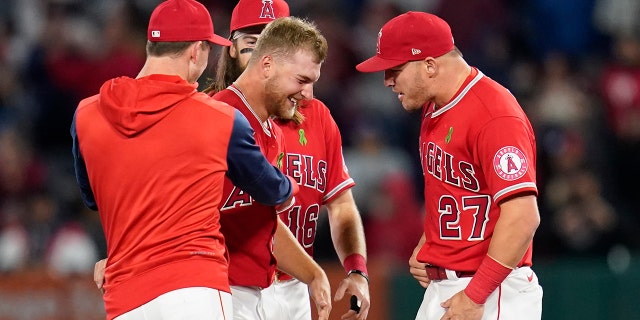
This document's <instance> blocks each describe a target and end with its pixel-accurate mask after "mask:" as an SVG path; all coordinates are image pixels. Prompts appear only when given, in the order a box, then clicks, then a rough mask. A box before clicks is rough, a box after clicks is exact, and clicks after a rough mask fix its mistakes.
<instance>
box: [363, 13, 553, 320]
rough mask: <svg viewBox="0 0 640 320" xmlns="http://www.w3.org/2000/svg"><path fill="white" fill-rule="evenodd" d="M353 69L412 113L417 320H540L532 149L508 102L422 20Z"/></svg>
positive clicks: (386, 39)
mask: <svg viewBox="0 0 640 320" xmlns="http://www.w3.org/2000/svg"><path fill="white" fill-rule="evenodd" d="M356 69H357V70H359V71H361V72H376V71H384V84H385V86H387V87H390V88H391V89H392V91H393V92H394V93H395V94H397V95H398V99H399V100H400V102H401V104H402V106H403V107H404V109H406V110H407V111H414V110H421V116H422V126H421V130H420V139H419V150H420V159H421V162H422V169H423V174H424V183H425V188H424V189H425V191H424V196H425V205H426V218H425V222H424V234H423V236H422V239H421V240H420V242H419V244H418V246H417V247H416V249H415V251H414V254H413V256H412V257H411V258H410V261H409V266H410V271H411V273H412V274H413V276H414V277H415V278H416V279H417V280H418V281H419V283H420V284H421V285H422V286H424V287H426V291H425V294H424V298H423V301H422V305H421V306H420V309H419V310H418V313H417V316H416V319H420V320H422V319H465V320H466V319H524V320H528V319H540V318H541V313H542V288H541V287H540V285H539V284H538V278H537V277H536V275H535V273H534V272H533V271H532V269H531V256H532V253H531V243H532V240H533V235H534V233H535V230H536V229H537V227H538V225H539V222H540V217H539V213H538V207H537V203H536V196H537V192H538V190H537V187H536V170H535V164H536V158H535V157H536V151H535V149H536V143H535V138H534V133H533V130H532V128H531V124H530V123H529V120H528V119H527V117H526V115H525V114H524V112H523V111H522V109H521V107H520V106H519V104H518V102H517V101H516V99H515V98H514V97H513V95H511V93H510V92H509V91H508V90H507V89H505V88H504V87H503V86H501V85H499V84H498V83H496V82H495V81H493V80H492V79H490V78H488V77H487V76H485V75H484V74H482V72H480V70H478V69H477V68H474V67H471V66H469V65H468V64H467V63H466V62H465V60H464V59H463V58H462V54H461V53H460V51H459V50H458V49H457V48H456V47H455V46H454V42H453V36H452V34H451V29H450V27H449V25H448V24H447V23H446V22H445V21H444V20H442V19H440V18H439V17H437V16H435V15H432V14H429V13H424V12H407V13H405V14H402V15H399V16H397V17H395V18H393V19H391V20H390V21H388V22H387V23H386V24H385V25H384V26H383V27H382V29H381V30H380V32H379V33H378V47H377V52H376V55H375V56H374V57H372V58H370V59H368V60H366V61H364V62H362V63H360V64H358V65H357V66H356Z"/></svg>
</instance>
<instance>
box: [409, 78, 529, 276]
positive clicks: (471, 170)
mask: <svg viewBox="0 0 640 320" xmlns="http://www.w3.org/2000/svg"><path fill="white" fill-rule="evenodd" d="M422 116H423V120H422V127H421V130H420V141H419V146H420V157H421V158H420V159H421V163H422V169H423V174H424V189H425V190H424V196H425V206H426V218H425V223H424V231H425V237H426V242H425V244H424V246H423V247H422V248H421V249H420V252H419V253H418V260H419V261H422V262H426V263H430V264H433V265H437V266H441V267H445V268H448V269H452V270H457V271H475V270H476V269H477V268H478V266H479V265H480V262H481V261H482V259H483V258H484V256H485V255H486V254H487V251H488V250H489V243H490V241H491V237H492V234H493V230H494V227H495V224H496V221H497V220H498V218H499V217H500V208H499V206H498V204H499V203H500V201H502V200H504V199H505V198H507V197H510V196H513V195H516V194H520V193H525V192H531V193H535V194H536V195H537V187H536V170H535V164H536V152H535V150H536V143H535V137H534V134H533V129H532V128H531V124H530V123H529V120H528V119H527V117H526V115H525V113H524V111H523V110H522V108H521V107H520V105H519V104H518V102H517V101H516V99H515V98H514V97H513V95H512V94H511V93H510V92H509V91H508V90H507V89H506V88H504V87H502V86H501V85H499V84H498V83H496V82H495V81H493V80H492V79H490V78H488V77H486V76H484V75H483V74H482V73H481V72H480V71H478V70H477V69H475V68H473V71H472V72H471V74H470V75H469V77H467V79H466V80H465V82H464V84H463V85H462V86H461V87H460V90H459V91H458V92H457V93H456V95H455V96H454V97H453V98H452V99H451V101H450V102H449V103H448V104H446V105H445V106H443V107H441V108H440V109H438V110H436V111H434V105H433V104H432V103H429V104H427V105H426V106H425V107H424V108H423V112H422ZM519 265H520V266H522V265H531V244H530V245H529V249H528V250H527V252H526V254H525V255H524V257H523V259H522V261H521V262H520V263H519Z"/></svg>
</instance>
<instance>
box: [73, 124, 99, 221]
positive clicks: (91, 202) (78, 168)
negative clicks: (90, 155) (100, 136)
mask: <svg viewBox="0 0 640 320" xmlns="http://www.w3.org/2000/svg"><path fill="white" fill-rule="evenodd" d="M71 138H73V147H72V148H71V153H73V166H74V168H75V172H76V181H77V182H78V185H79V186H80V191H81V193H82V201H83V202H84V204H85V205H86V206H87V207H88V208H89V209H92V210H98V205H97V204H96V199H95V197H94V196H93V191H92V190H91V185H90V184H89V174H88V173H87V167H86V165H85V164H84V159H83V158H82V153H81V152H80V146H79V144H78V134H77V132H76V115H75V114H74V115H73V121H72V122H71Z"/></svg>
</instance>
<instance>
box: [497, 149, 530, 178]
mask: <svg viewBox="0 0 640 320" xmlns="http://www.w3.org/2000/svg"><path fill="white" fill-rule="evenodd" d="M493 169H494V170H495V171H496V174H498V176H499V177H500V178H502V179H504V180H507V181H513V180H516V179H518V178H521V177H522V176H524V174H525V173H526V172H527V169H529V161H527V158H526V157H525V156H524V153H523V152H522V151H520V149H518V148H516V147H504V148H502V149H500V150H498V152H496V155H495V156H494V157H493Z"/></svg>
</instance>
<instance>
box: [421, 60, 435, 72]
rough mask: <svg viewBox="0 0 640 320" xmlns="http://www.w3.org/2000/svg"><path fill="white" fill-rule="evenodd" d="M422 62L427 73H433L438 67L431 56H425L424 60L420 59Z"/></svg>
mask: <svg viewBox="0 0 640 320" xmlns="http://www.w3.org/2000/svg"><path fill="white" fill-rule="evenodd" d="M422 63H423V65H424V68H425V70H426V71H427V72H428V73H429V74H432V73H435V72H436V70H437V68H438V65H437V63H436V59H434V58H433V57H426V58H425V59H424V60H422Z"/></svg>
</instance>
